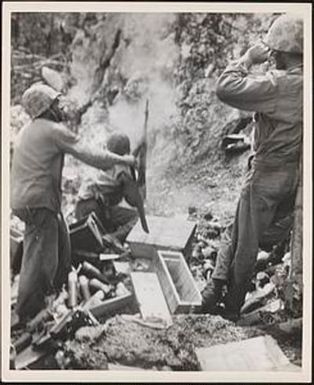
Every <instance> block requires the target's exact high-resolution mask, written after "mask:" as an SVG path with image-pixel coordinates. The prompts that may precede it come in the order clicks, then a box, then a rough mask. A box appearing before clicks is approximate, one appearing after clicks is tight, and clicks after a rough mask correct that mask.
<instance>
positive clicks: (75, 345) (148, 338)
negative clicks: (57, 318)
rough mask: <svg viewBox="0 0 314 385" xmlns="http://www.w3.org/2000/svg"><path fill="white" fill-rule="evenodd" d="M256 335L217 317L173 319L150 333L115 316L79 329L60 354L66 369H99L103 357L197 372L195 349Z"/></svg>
mask: <svg viewBox="0 0 314 385" xmlns="http://www.w3.org/2000/svg"><path fill="white" fill-rule="evenodd" d="M259 333H260V332H259V331H258V330H257V329H253V328H250V329H246V328H239V327H236V326H234V324H232V323H231V322H229V321H226V320H224V319H223V318H221V317H219V316H207V315H178V316H174V317H173V325H172V326H171V327H169V328H168V329H167V330H154V329H151V328H149V327H146V326H142V325H139V324H138V323H136V322H132V321H131V322H130V320H129V319H128V320H125V319H124V318H123V316H116V317H114V318H111V319H110V320H108V321H107V323H106V324H105V325H102V326H101V327H99V328H98V329H95V328H90V327H86V328H82V329H80V330H79V331H78V332H77V334H76V339H75V340H73V341H68V342H67V343H66V345H65V350H64V354H65V358H66V359H67V361H68V363H67V365H68V368H69V369H70V368H73V366H75V365H77V361H78V360H79V361H80V365H81V367H83V368H88V369H100V367H99V361H98V357H100V356H101V355H103V356H106V357H107V360H108V362H118V363H120V364H123V365H130V366H137V367H142V368H149V369H157V370H161V369H162V368H163V367H164V366H167V367H169V368H170V370H171V369H172V370H198V364H197V359H196V355H195V348H196V347H205V346H207V347H208V346H212V345H216V344H219V343H227V342H231V341H240V340H243V339H246V338H249V337H252V336H255V335H259ZM82 351H84V354H82V353H81V352H82ZM93 356H94V357H95V358H91V357H93Z"/></svg>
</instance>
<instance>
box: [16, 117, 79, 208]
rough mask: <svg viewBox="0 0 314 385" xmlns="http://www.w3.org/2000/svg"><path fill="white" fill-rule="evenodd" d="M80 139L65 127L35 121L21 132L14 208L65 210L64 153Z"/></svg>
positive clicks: (46, 121) (17, 143) (18, 140)
mask: <svg viewBox="0 0 314 385" xmlns="http://www.w3.org/2000/svg"><path fill="white" fill-rule="evenodd" d="M77 142H78V137H77V136H76V135H75V134H73V133H72V132H71V131H69V130H68V129H67V128H66V127H65V126H64V125H62V124H58V123H54V122H52V121H48V120H46V119H35V120H34V121H32V122H31V123H30V124H29V125H27V126H25V127H24V128H22V130H21V131H20V132H19V134H18V136H17V138H16V142H15V147H14V154H13V163H12V170H11V171H12V172H11V208H12V209H21V208H26V207H32V208H35V207H46V208H48V209H51V210H53V211H55V212H58V211H60V208H61V177H62V168H63V161H64V153H65V152H67V150H68V149H69V148H71V147H72V146H73V145H74V144H76V143H77Z"/></svg>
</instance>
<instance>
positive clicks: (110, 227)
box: [75, 199, 138, 242]
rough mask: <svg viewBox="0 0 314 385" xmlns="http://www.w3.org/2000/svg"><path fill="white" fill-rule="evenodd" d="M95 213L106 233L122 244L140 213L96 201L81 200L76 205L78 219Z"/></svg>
mask: <svg viewBox="0 0 314 385" xmlns="http://www.w3.org/2000/svg"><path fill="white" fill-rule="evenodd" d="M92 211H94V212H95V214H96V215H97V217H98V218H99V220H100V222H101V223H102V225H103V227H104V230H105V231H106V233H110V234H111V235H113V236H114V237H116V238H117V239H118V240H119V241H120V242H124V241H125V238H126V237H127V235H128V234H129V232H130V231H131V230H132V228H133V227H134V225H135V223H136V222H137V220H138V213H137V211H135V210H132V209H128V208H126V207H120V206H118V205H115V206H106V207H104V206H102V205H100V204H99V202H98V201H97V200H96V199H86V200H81V201H79V202H78V203H77V205H76V210H75V215H76V219H77V220H80V219H82V218H84V217H85V216H87V215H89V214H90V213H91V212H92Z"/></svg>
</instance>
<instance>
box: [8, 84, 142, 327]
mask: <svg viewBox="0 0 314 385" xmlns="http://www.w3.org/2000/svg"><path fill="white" fill-rule="evenodd" d="M59 97H60V93H59V92H57V91H55V90H54V89H52V88H50V87H48V86H46V85H43V84H35V85H33V86H31V87H30V88H29V89H28V90H26V91H25V93H24V94H23V97H22V104H23V106H24V108H25V110H26V111H27V113H28V114H29V115H30V116H31V118H32V121H31V123H30V124H29V125H27V126H25V127H23V128H22V130H21V131H20V132H19V134H18V136H17V138H16V142H15V148H14V154H13V162H12V175H11V208H12V212H13V214H15V215H17V216H18V217H19V218H20V219H21V220H22V221H24V222H25V236H24V243H23V246H24V252H23V260H22V267H21V272H20V282H19V290H18V300H17V315H18V316H19V320H20V322H22V323H23V322H26V320H27V318H28V317H33V316H34V315H36V313H37V312H39V311H40V310H41V309H42V308H43V307H44V306H45V296H46V295H47V294H49V293H52V292H54V290H55V289H60V287H61V285H62V284H63V283H64V282H65V280H66V277H67V274H68V271H69V269H70V265H71V261H70V242H69V235H68V230H67V225H66V223H65V220H64V218H63V216H62V213H61V198H62V191H61V178H62V169H63V162H64V155H65V154H66V153H68V154H71V155H73V156H74V157H76V158H77V159H79V160H81V161H82V162H84V163H86V164H88V165H90V166H94V167H97V168H99V169H102V170H107V169H108V168H111V167H112V166H113V165H115V164H120V165H128V166H133V165H134V164H135V159H134V157H133V156H131V155H123V156H120V155H118V154H114V153H112V152H110V151H107V150H106V151H104V150H102V149H99V150H98V149H95V148H93V149H88V148H85V147H84V146H82V144H81V143H80V140H79V137H78V136H77V135H76V134H74V133H73V132H71V131H69V130H68V129H67V128H66V127H65V126H64V125H63V124H62V123H61V122H62V119H63V114H62V109H61V108H60V104H59Z"/></svg>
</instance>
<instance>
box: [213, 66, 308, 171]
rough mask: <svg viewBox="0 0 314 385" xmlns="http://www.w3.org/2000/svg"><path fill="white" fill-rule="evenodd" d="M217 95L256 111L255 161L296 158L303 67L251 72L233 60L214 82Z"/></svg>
mask: <svg viewBox="0 0 314 385" xmlns="http://www.w3.org/2000/svg"><path fill="white" fill-rule="evenodd" d="M217 95H218V97H219V99H221V100H222V101H223V102H225V103H226V104H229V105H230V106H232V107H235V108H238V109H241V110H246V111H255V115H254V120H255V122H256V125H255V130H254V135H253V150H254V153H255V160H254V162H255V164H264V165H269V166H275V167H278V166H285V165H286V164H287V163H295V162H297V161H298V159H299V156H300V151H301V143H302V130H303V70H302V67H301V66H299V67H295V68H292V69H289V70H288V71H283V70H274V71H270V72H268V73H266V74H262V75H253V74H250V73H249V72H248V70H247V69H246V68H245V66H244V65H241V64H239V63H238V62H234V63H232V64H231V65H229V66H228V67H227V68H226V70H225V71H224V72H223V73H222V75H221V76H220V78H219V79H218V82H217Z"/></svg>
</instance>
